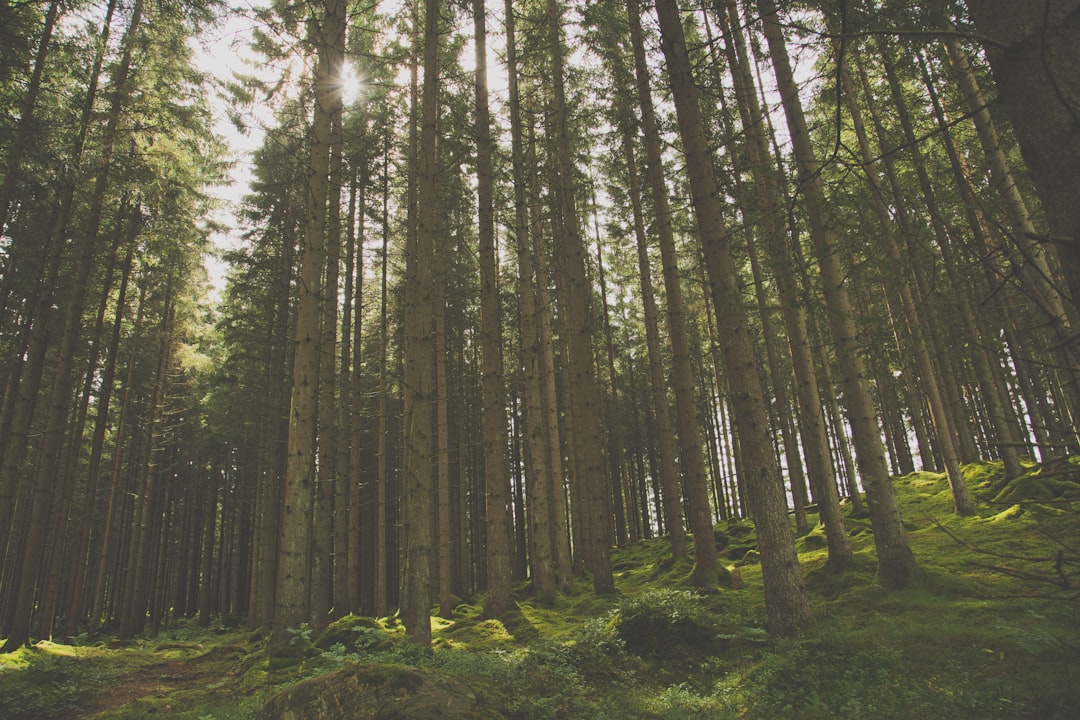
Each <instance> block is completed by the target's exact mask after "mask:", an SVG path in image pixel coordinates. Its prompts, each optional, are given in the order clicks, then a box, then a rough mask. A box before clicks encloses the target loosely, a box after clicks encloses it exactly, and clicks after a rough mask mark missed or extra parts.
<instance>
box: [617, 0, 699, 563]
mask: <svg viewBox="0 0 1080 720" xmlns="http://www.w3.org/2000/svg"><path fill="white" fill-rule="evenodd" d="M631 2H633V0H631ZM631 9H632V8H631ZM639 13H640V10H639ZM637 18H638V14H632V15H631V16H630V23H631V25H630V27H631V32H633V28H634V26H635V20H636V19H637ZM649 108H650V111H651V109H652V104H651V100H650V104H649ZM644 118H645V115H644V114H643V115H642V119H643V120H644ZM654 129H655V128H654ZM623 153H624V154H625V156H626V171H627V175H628V177H629V180H630V202H631V203H632V205H633V208H634V237H635V238H636V239H637V255H638V278H639V282H640V283H641V304H642V306H643V311H644V314H645V344H646V347H647V348H648V354H649V388H650V390H651V391H652V396H651V397H652V407H653V412H654V414H655V422H656V446H657V449H658V451H659V456H660V458H659V459H660V483H661V487H662V492H661V496H660V497H661V500H662V503H663V515H664V520H665V522H664V527H665V528H667V530H668V540H669V541H670V542H671V554H672V556H673V557H675V558H682V557H686V556H687V554H688V549H687V543H686V529H685V527H684V526H683V508H682V490H681V488H680V486H679V477H678V475H677V471H676V469H675V457H676V456H675V432H674V430H673V429H672V427H671V410H670V407H669V405H668V395H667V373H666V371H665V369H664V357H663V354H662V352H661V350H660V327H659V322H658V320H657V309H656V296H655V293H654V291H653V283H652V269H651V267H650V262H649V249H648V245H647V242H648V241H647V237H646V231H645V218H644V212H643V211H642V208H641V188H640V187H639V186H640V182H641V181H640V180H639V178H638V168H637V162H636V161H635V159H634V144H633V138H632V137H631V136H630V131H629V128H627V131H626V133H625V134H624V135H623ZM650 179H652V176H651V174H650ZM661 183H663V177H661ZM661 193H662V195H663V197H664V198H665V199H666V198H667V192H666V187H663V186H662V187H661ZM653 206H654V207H659V206H660V203H659V202H658V198H657V196H656V187H655V186H653ZM657 215H658V217H662V214H661V213H659V212H658V213H657ZM670 218H671V213H670V211H669V212H668V219H669V223H670ZM668 227H669V229H670V224H669V225H668Z"/></svg>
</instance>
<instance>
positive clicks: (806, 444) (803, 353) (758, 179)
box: [717, 3, 852, 567]
mask: <svg viewBox="0 0 1080 720" xmlns="http://www.w3.org/2000/svg"><path fill="white" fill-rule="evenodd" d="M717 15H718V17H719V18H720V28H721V33H722V35H723V37H724V39H725V43H724V45H725V48H726V49H727V57H728V62H729V64H730V65H731V68H732V81H733V83H732V84H733V86H734V90H735V98H736V103H737V105H738V106H739V111H740V115H741V119H742V124H743V130H744V132H745V133H746V135H747V143H746V149H747V155H748V159H749V161H750V172H751V174H752V176H753V178H754V186H755V190H756V197H757V202H758V215H757V217H756V219H755V220H756V222H757V224H758V225H759V227H760V229H761V233H762V236H763V237H764V239H765V248H766V252H767V253H768V257H769V261H770V265H771V267H772V270H773V279H774V282H775V283H776V289H777V294H778V295H779V297H780V311H781V314H782V316H783V321H784V329H785V331H786V334H787V338H788V348H789V352H790V354H791V362H792V369H793V372H794V376H795V394H796V397H797V398H798V404H797V405H798V420H799V427H800V434H801V436H802V445H803V452H804V454H805V456H806V468H807V474H808V476H809V481H810V487H811V490H812V491H813V494H814V499H815V501H816V502H817V505H818V517H819V519H820V521H821V523H822V524H823V525H824V528H825V537H826V541H827V543H828V548H829V564H830V565H831V566H833V567H840V566H842V565H844V564H845V563H847V562H848V561H849V560H850V558H851V553H852V551H851V545H850V543H849V542H848V540H847V533H846V532H845V531H844V523H843V515H842V514H841V511H840V497H839V493H838V491H837V487H836V473H835V472H834V470H833V465H832V461H831V458H830V454H829V438H828V433H827V431H826V427H825V416H824V411H823V408H822V403H821V393H820V390H819V385H818V379H817V373H816V372H815V370H814V358H813V352H812V350H811V347H810V340H809V331H808V330H807V324H806V307H805V304H804V303H803V302H802V301H801V299H800V298H799V289H798V285H797V282H796V278H795V272H796V263H795V259H794V257H793V256H792V252H791V249H790V247H789V245H788V239H787V237H786V235H785V233H784V224H783V215H782V212H783V211H782V208H783V201H782V198H781V195H780V187H779V183H778V179H777V176H776V171H775V169H774V167H773V163H772V159H771V156H770V153H769V146H768V140H767V138H766V135H765V124H764V123H763V122H762V118H763V113H762V109H761V105H760V103H759V102H758V99H757V93H756V92H755V83H754V77H753V75H752V74H751V72H750V64H749V58H748V57H747V52H746V38H745V35H744V33H743V31H742V22H741V19H740V17H739V14H738V9H737V8H736V7H735V4H734V3H727V7H726V9H724V10H718V13H717Z"/></svg>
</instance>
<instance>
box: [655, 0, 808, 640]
mask: <svg viewBox="0 0 1080 720" xmlns="http://www.w3.org/2000/svg"><path fill="white" fill-rule="evenodd" d="M656 10H657V14H658V17H659V20H660V33H661V46H662V48H663V51H664V57H665V59H666V60H667V71H668V76H669V78H670V81H671V92H672V96H673V99H674V101H675V110H676V115H677V118H678V123H679V131H680V135H681V136H682V139H683V150H684V152H685V154H686V161H687V174H688V175H689V178H690V185H691V192H692V202H693V205H694V209H695V211H696V217H697V223H698V232H699V235H700V237H701V242H702V245H703V247H704V250H705V257H706V264H707V268H708V272H709V280H710V284H711V289H712V294H713V296H714V302H715V303H716V310H717V316H718V322H719V323H720V325H719V328H720V331H721V332H722V333H723V335H724V338H725V342H724V348H723V349H724V363H725V366H726V369H727V372H728V375H729V378H730V381H731V384H732V387H733V388H737V391H736V392H735V393H733V397H732V402H733V406H734V410H735V422H736V424H737V425H738V430H739V437H740V440H741V447H742V451H743V466H744V467H745V468H746V470H747V478H746V482H745V486H746V490H747V493H748V499H749V502H750V507H751V510H752V512H753V514H754V523H755V526H756V528H757V532H758V539H759V543H760V547H761V561H762V576H763V578H764V582H765V604H766V608H767V610H768V614H769V621H768V625H769V629H770V631H771V632H774V633H776V634H780V635H790V634H794V633H797V632H798V631H799V630H802V629H804V628H806V627H808V626H810V625H811V624H813V621H814V616H813V612H812V611H811V609H810V603H809V599H808V597H807V595H806V590H805V588H804V586H803V581H802V575H801V572H800V569H799V559H798V555H797V554H796V552H795V540H794V537H793V536H792V534H791V529H790V527H789V526H788V520H787V503H786V501H785V500H784V497H783V493H782V484H781V481H780V473H779V468H777V467H776V461H775V456H774V455H773V453H772V450H771V448H772V442H771V438H770V437H769V428H768V418H767V415H766V411H765V398H764V392H763V390H762V387H761V379H760V377H759V374H758V363H757V361H756V360H755V356H754V348H753V343H752V339H751V337H750V333H749V325H748V323H747V317H746V310H745V308H744V307H743V304H742V298H741V296H740V294H739V287H738V276H737V273H736V270H735V263H734V259H733V257H732V253H731V247H730V244H729V242H730V241H729V240H728V238H727V236H726V232H725V228H724V220H723V211H722V208H721V206H720V195H719V191H718V190H719V189H718V187H717V182H716V177H715V174H714V171H713V167H712V153H711V152H710V150H709V146H708V143H707V141H706V139H705V130H704V123H703V120H702V116H701V109H700V106H699V105H698V94H697V89H696V87H695V85H694V77H693V74H692V71H691V68H690V59H689V56H688V54H687V49H686V40H685V38H684V35H683V28H682V19H681V17H680V15H679V9H678V5H677V4H676V3H675V2H673V1H671V0H657V3H656ZM703 480H704V478H703ZM688 489H689V490H690V492H695V491H696V490H695V489H694V488H688ZM703 489H704V488H703ZM706 507H708V505H707V503H706ZM692 522H693V520H692ZM695 528H696V525H695ZM710 528H711V522H710ZM702 540H706V541H707V542H708V544H709V545H713V553H714V555H713V558H714V561H713V562H714V563H715V552H716V549H715V545H714V544H713V543H712V534H711V532H710V533H709V534H708V535H707V536H706V537H704V538H703V537H702V536H701V535H700V534H699V535H696V542H695V546H698V545H700V544H702ZM700 569H701V570H709V569H710V568H700ZM711 570H712V572H713V573H715V572H716V570H715V568H711Z"/></svg>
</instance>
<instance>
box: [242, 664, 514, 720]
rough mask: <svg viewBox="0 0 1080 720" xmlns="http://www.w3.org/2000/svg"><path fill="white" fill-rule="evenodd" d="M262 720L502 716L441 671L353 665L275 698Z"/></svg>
mask: <svg viewBox="0 0 1080 720" xmlns="http://www.w3.org/2000/svg"><path fill="white" fill-rule="evenodd" d="M256 717H257V720H340V718H356V719H357V720H359V719H360V718H380V719H382V720H391V719H394V718H401V719H402V720H404V719H406V718H409V719H410V720H429V719H430V720H453V719H454V718H483V717H498V715H493V714H490V713H485V712H484V710H483V708H482V707H481V706H480V703H479V701H478V700H477V697H476V695H475V694H474V693H473V692H472V691H470V690H469V689H468V688H467V687H466V686H465V685H463V684H462V683H460V682H458V681H457V680H454V679H453V678H451V677H449V676H447V675H444V674H442V673H439V672H436V671H433V670H425V669H417V668H413V667H408V666H405V665H364V664H361V665H354V666H351V667H347V668H344V669H342V670H339V671H337V672H334V673H330V674H327V675H322V676H320V677H316V678H312V679H310V680H305V681H304V682H301V683H297V684H296V685H293V686H292V687H289V688H288V689H286V690H283V691H282V692H280V693H278V694H277V695H274V696H273V697H271V698H270V699H269V700H268V701H267V702H266V703H265V704H264V705H263V707H262V709H261V710H260V711H259V713H258V715H257V716H256Z"/></svg>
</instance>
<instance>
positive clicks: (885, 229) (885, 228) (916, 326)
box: [840, 67, 975, 516]
mask: <svg viewBox="0 0 1080 720" xmlns="http://www.w3.org/2000/svg"><path fill="white" fill-rule="evenodd" d="M840 76H841V81H842V88H843V94H844V99H845V100H846V101H847V104H848V112H849V113H850V114H851V122H852V126H853V127H854V130H855V137H856V139H857V141H858V145H859V156H860V158H861V159H862V162H863V165H864V167H865V168H866V182H867V185H868V186H869V189H870V198H871V204H872V206H873V210H874V216H875V217H876V218H877V222H878V225H879V226H880V228H879V229H880V232H881V241H882V243H883V244H884V246H885V252H886V254H887V255H888V257H889V259H890V260H891V261H892V263H893V265H894V267H895V268H896V269H897V270H898V271H899V272H897V273H896V275H895V276H894V280H893V285H894V287H895V291H896V293H897V295H898V296H899V298H900V308H901V311H902V312H903V315H904V324H905V326H906V329H907V334H908V336H909V338H910V343H911V349H912V351H913V352H914V355H915V363H916V367H917V368H918V375H919V378H920V379H921V382H922V386H923V388H924V389H925V391H926V397H927V402H928V403H929V404H930V418H931V421H932V422H933V424H934V430H935V432H936V433H937V438H938V444H939V446H940V447H941V454H942V460H943V462H944V465H945V474H946V476H947V477H948V479H949V487H950V489H951V490H952V498H953V507H954V509H955V510H956V513H957V514H958V515H961V516H966V515H971V514H973V513H974V512H975V506H974V504H973V503H972V501H971V496H970V495H969V494H968V491H967V486H966V485H964V476H963V474H962V473H961V472H960V455H959V453H958V452H957V449H956V439H955V434H954V430H953V427H952V421H951V419H950V415H949V413H948V411H947V408H946V406H945V402H944V400H943V396H942V392H941V388H940V386H939V384H938V373H937V372H936V369H935V367H934V364H933V362H932V360H931V358H930V351H929V349H928V347H927V341H926V339H925V337H924V335H923V332H924V330H923V323H922V318H921V315H920V312H919V308H918V306H917V305H916V303H915V295H914V293H913V292H912V289H911V282H910V281H909V280H908V277H907V275H908V268H907V267H905V265H904V260H903V258H902V256H901V254H900V246H899V245H898V244H897V242H896V237H895V236H894V235H893V224H892V218H891V216H890V215H889V208H888V205H887V204H886V201H885V191H884V189H883V188H882V187H881V184H880V181H879V180H878V179H877V174H876V173H877V170H876V168H875V163H874V153H873V151H872V150H871V148H870V139H869V137H868V135H867V133H866V127H865V126H864V125H863V122H862V115H861V110H860V108H859V106H858V103H857V102H856V99H855V84H854V83H853V82H852V81H851V73H850V72H849V71H848V70H847V68H844V67H842V68H841V69H840Z"/></svg>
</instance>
